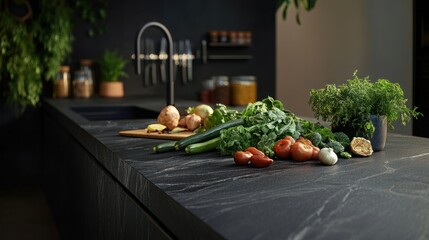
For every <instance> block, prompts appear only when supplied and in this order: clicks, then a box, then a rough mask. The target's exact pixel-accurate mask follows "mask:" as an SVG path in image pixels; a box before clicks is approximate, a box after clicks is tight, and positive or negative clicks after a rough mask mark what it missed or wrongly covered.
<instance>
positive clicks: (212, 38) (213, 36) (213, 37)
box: [209, 31, 219, 43]
mask: <svg viewBox="0 0 429 240" xmlns="http://www.w3.org/2000/svg"><path fill="white" fill-rule="evenodd" d="M209 35H210V42H212V43H217V42H218V41H219V32H218V31H210V32H209Z"/></svg>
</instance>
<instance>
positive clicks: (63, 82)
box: [53, 66, 71, 98]
mask: <svg viewBox="0 0 429 240" xmlns="http://www.w3.org/2000/svg"><path fill="white" fill-rule="evenodd" d="M70 81H71V80H70V67H69V66H61V67H60V69H59V71H58V73H57V77H56V79H55V81H54V89H53V97H54V98H67V97H69V95H70Z"/></svg>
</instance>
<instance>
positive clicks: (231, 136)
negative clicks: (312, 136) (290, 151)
mask: <svg viewBox="0 0 429 240" xmlns="http://www.w3.org/2000/svg"><path fill="white" fill-rule="evenodd" d="M241 117H242V118H244V126H237V127H233V128H228V129H224V130H222V131H221V141H220V144H219V149H220V151H221V153H222V154H233V153H234V152H235V151H238V150H244V149H245V148H247V147H250V146H254V147H256V148H258V149H259V150H261V151H263V152H264V153H265V154H266V155H268V156H270V157H272V156H274V151H273V146H274V144H275V142H276V141H277V140H278V139H280V138H283V137H285V136H287V135H292V136H295V137H296V138H297V137H298V136H299V135H300V133H299V132H298V131H297V127H296V126H297V121H299V119H298V118H297V117H296V116H295V115H293V114H292V113H290V112H288V111H286V110H285V109H284V108H283V104H282V103H281V102H280V101H279V100H274V99H273V98H271V97H268V98H266V99H264V100H262V101H258V102H255V103H253V104H249V105H247V106H246V108H245V109H244V110H243V111H242V112H241Z"/></svg>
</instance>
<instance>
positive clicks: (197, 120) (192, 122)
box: [185, 113, 201, 131]
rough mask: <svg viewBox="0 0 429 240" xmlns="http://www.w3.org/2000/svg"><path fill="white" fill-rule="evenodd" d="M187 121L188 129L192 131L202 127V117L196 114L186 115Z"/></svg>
mask: <svg viewBox="0 0 429 240" xmlns="http://www.w3.org/2000/svg"><path fill="white" fill-rule="evenodd" d="M185 120H186V128H187V129H189V130H191V131H194V130H195V129H197V128H198V127H199V126H201V117H200V116H198V115H196V114H194V113H192V114H188V115H186V117H185Z"/></svg>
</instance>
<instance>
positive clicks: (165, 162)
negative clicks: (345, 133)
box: [43, 99, 429, 239]
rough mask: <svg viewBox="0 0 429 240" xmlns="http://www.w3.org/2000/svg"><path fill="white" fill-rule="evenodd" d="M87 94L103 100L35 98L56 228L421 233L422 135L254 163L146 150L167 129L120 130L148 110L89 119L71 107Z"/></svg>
mask: <svg viewBox="0 0 429 240" xmlns="http://www.w3.org/2000/svg"><path fill="white" fill-rule="evenodd" d="M122 101H124V102H125V101H128V100H126V99H124V100H111V102H110V103H109V104H110V105H112V104H117V105H118V104H119V105H121V104H124V103H123V102H122ZM136 102H138V103H139V104H141V105H142V106H145V107H147V108H150V109H152V110H154V111H156V110H159V109H160V108H161V107H162V105H163V101H158V102H156V101H155V102H154V101H150V100H139V101H136ZM128 103H129V101H128ZM89 104H105V103H104V101H103V100H99V102H97V101H94V100H88V101H84V100H81V101H80V100H79V101H78V100H52V99H46V100H45V101H44V133H45V134H44V166H43V169H44V175H45V179H44V180H45V181H44V182H45V187H46V191H47V195H48V199H49V201H50V204H51V206H52V208H53V210H54V213H55V217H56V219H57V221H58V224H59V228H60V232H61V234H62V237H63V236H64V237H65V239H67V238H68V237H69V238H70V239H77V238H79V239H148V238H149V239H352V238H353V239H427V238H429V139H425V138H418V137H412V136H405V135H398V134H389V135H388V140H387V143H386V148H385V150H384V151H381V152H376V153H374V154H373V155H372V156H370V157H367V158H351V159H339V161H338V163H337V164H336V165H334V166H323V165H321V164H319V163H318V162H316V161H308V162H293V161H291V160H276V161H275V162H274V163H273V164H272V165H271V166H270V167H268V168H263V169H258V168H251V167H240V166H236V165H235V164H234V162H233V160H232V157H230V156H220V155H219V154H218V153H217V152H211V153H204V154H199V155H187V154H186V153H184V152H182V151H176V152H168V153H153V152H152V147H153V146H154V145H155V144H157V143H161V142H163V141H164V140H153V139H143V138H130V137H123V136H119V135H118V132H119V131H121V130H128V129H140V128H144V127H145V126H147V124H148V123H152V122H154V121H155V120H154V119H134V120H116V121H111V120H98V121H88V120H86V119H84V118H82V117H81V116H79V115H78V114H76V113H75V112H73V111H71V110H70V107H73V106H76V105H81V106H85V105H89ZM188 104H192V103H191V102H180V101H178V103H177V105H179V106H182V107H185V106H186V105H188ZM188 106H189V105H188Z"/></svg>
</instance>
